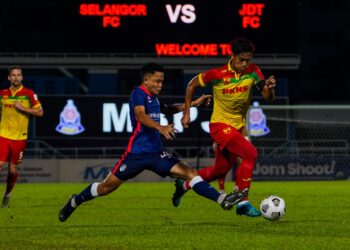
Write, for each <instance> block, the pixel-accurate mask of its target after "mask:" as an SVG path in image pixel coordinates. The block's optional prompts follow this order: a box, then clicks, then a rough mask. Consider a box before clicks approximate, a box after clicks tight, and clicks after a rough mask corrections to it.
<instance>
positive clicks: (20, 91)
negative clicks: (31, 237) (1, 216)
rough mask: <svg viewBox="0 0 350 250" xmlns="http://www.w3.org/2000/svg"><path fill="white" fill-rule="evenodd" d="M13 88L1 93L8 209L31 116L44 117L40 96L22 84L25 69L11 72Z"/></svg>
mask: <svg viewBox="0 0 350 250" xmlns="http://www.w3.org/2000/svg"><path fill="white" fill-rule="evenodd" d="M8 80H9V82H10V88H8V89H2V90H0V104H1V119H0V172H1V170H2V168H3V166H4V165H5V164H6V162H9V167H8V175H7V186H6V192H5V195H4V197H3V200H2V205H1V206H2V207H3V208H7V207H9V202H10V196H11V192H12V189H13V187H14V185H15V183H16V180H17V176H18V173H17V166H18V165H19V164H20V163H21V161H22V157H23V152H24V149H25V147H26V142H27V137H28V124H29V117H30V115H35V116H43V114H44V112H43V109H42V107H41V103H40V101H39V100H38V97H37V95H36V94H35V93H34V92H33V91H32V90H30V89H27V88H25V87H24V86H23V85H22V80H23V75H22V68H21V67H19V66H13V67H10V68H9V70H8Z"/></svg>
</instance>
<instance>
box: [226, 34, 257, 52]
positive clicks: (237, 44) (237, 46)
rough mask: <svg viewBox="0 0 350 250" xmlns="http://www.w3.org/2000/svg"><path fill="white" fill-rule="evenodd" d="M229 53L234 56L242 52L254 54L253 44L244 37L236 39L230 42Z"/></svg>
mask: <svg viewBox="0 0 350 250" xmlns="http://www.w3.org/2000/svg"><path fill="white" fill-rule="evenodd" d="M231 51H232V53H233V54H234V55H238V54H240V53H244V52H252V53H254V52H255V46H254V44H253V43H252V42H251V41H249V40H248V39H247V38H245V37H237V38H235V39H234V40H232V41H231Z"/></svg>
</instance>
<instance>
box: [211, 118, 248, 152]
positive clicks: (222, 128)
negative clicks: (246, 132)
mask: <svg viewBox="0 0 350 250" xmlns="http://www.w3.org/2000/svg"><path fill="white" fill-rule="evenodd" d="M209 130H210V136H211V137H212V138H213V140H214V141H215V142H216V143H217V145H218V146H219V147H220V149H221V150H223V149H224V148H225V146H226V144H227V142H228V141H230V140H231V139H232V138H233V137H235V136H237V135H240V136H241V129H239V130H237V129H235V128H234V127H232V126H230V125H227V124H225V123H220V122H216V123H210V124H209Z"/></svg>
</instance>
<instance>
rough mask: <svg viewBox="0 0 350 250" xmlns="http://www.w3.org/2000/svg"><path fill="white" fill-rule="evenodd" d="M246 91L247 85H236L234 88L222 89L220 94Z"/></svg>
mask: <svg viewBox="0 0 350 250" xmlns="http://www.w3.org/2000/svg"><path fill="white" fill-rule="evenodd" d="M224 84H225V83H224ZM247 91H248V86H237V87H234V88H230V89H229V88H227V89H222V94H223V95H225V94H236V93H244V92H247Z"/></svg>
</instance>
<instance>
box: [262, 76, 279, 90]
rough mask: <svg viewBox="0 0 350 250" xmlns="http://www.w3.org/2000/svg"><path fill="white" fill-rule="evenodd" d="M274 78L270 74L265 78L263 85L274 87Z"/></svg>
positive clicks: (269, 87)
mask: <svg viewBox="0 0 350 250" xmlns="http://www.w3.org/2000/svg"><path fill="white" fill-rule="evenodd" d="M276 83H277V81H276V79H275V77H274V76H270V77H269V78H267V79H266V80H265V86H267V88H268V89H273V88H275V87H276Z"/></svg>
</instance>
